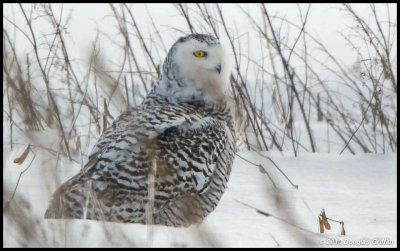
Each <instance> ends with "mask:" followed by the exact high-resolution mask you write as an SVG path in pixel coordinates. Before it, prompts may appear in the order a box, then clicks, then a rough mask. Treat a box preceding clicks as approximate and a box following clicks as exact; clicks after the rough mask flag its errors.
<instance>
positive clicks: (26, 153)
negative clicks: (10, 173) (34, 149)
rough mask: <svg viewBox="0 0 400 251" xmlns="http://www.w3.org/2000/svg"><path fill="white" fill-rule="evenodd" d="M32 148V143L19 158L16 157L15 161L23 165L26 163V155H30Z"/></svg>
mask: <svg viewBox="0 0 400 251" xmlns="http://www.w3.org/2000/svg"><path fill="white" fill-rule="evenodd" d="M30 148H31V145H28V146H27V147H26V149H25V151H24V152H23V153H22V154H21V156H19V157H18V158H16V159H14V163H15V164H17V165H21V164H22V163H24V161H25V159H26V157H27V156H28V153H29V150H30Z"/></svg>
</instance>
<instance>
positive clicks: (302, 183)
mask: <svg viewBox="0 0 400 251" xmlns="http://www.w3.org/2000/svg"><path fill="white" fill-rule="evenodd" d="M238 155H239V156H241V157H243V158H245V159H247V160H251V161H252V162H254V163H256V164H262V165H263V167H264V168H265V171H266V172H267V173H268V174H269V175H270V177H271V178H272V180H273V182H274V184H275V185H276V186H277V188H276V189H275V188H274V187H273V185H272V183H271V181H270V179H269V178H268V176H267V174H265V173H263V172H261V171H260V169H259V168H258V167H256V166H254V165H251V164H249V163H248V162H246V161H245V160H243V159H241V158H240V157H236V158H235V161H234V166H233V169H232V173H231V177H230V180H229V183H228V189H227V190H226V192H225V194H224V195H223V197H222V199H221V201H220V203H219V205H218V207H217V208H216V210H215V211H214V212H213V213H211V214H210V215H209V216H208V217H207V218H206V219H205V220H204V221H203V223H202V224H200V225H198V226H191V227H189V228H171V227H162V226H146V225H140V224H120V223H109V222H95V221H87V220H45V219H43V215H44V212H45V210H46V207H47V204H48V203H47V202H48V201H49V199H50V194H51V191H53V190H54V188H55V186H56V184H52V185H50V188H49V185H46V182H44V179H46V175H44V174H45V173H46V172H49V170H46V169H50V168H51V165H43V166H42V167H40V166H39V165H33V166H31V167H30V168H29V169H28V170H27V171H26V172H25V173H24V174H23V176H22V178H21V181H20V184H19V187H18V190H17V193H16V195H15V197H22V198H24V199H25V200H26V201H27V202H28V204H29V210H27V211H25V213H27V214H28V217H30V218H33V219H35V223H36V225H34V226H30V228H32V229H31V230H32V231H40V232H41V234H37V235H35V236H36V237H35V236H34V238H32V237H31V238H27V239H25V237H24V235H22V234H21V233H20V231H19V228H18V227H17V226H16V224H15V220H13V219H12V218H11V217H7V215H8V211H6V213H3V223H4V225H3V239H4V244H3V246H4V247H18V246H29V247H43V246H44V247H46V246H56V247H148V246H152V247H209V246H219V247H276V246H279V247H302V246H304V247H307V246H322V247H326V246H331V244H332V243H336V244H335V245H336V246H341V244H340V243H351V244H352V246H372V247H375V246H378V245H375V244H374V243H375V242H377V241H380V242H381V243H380V244H381V245H380V246H383V247H394V246H397V237H396V234H397V225H396V222H397V213H396V212H397V211H396V210H397V206H396V205H397V204H396V202H397V197H396V196H397V193H396V188H397V180H396V177H397V170H396V162H397V154H388V155H378V154H359V155H337V154H321V153H314V154H311V153H301V154H300V156H298V157H294V156H291V154H290V153H288V152H283V153H280V152H263V153H257V152H254V151H253V152H249V151H239V152H238ZM266 156H268V157H270V158H271V159H272V160H273V161H274V162H275V163H276V164H277V165H278V166H279V168H281V169H282V171H283V172H284V173H285V174H286V175H287V176H288V177H289V178H290V180H291V181H292V182H293V183H294V184H296V185H298V189H296V188H294V187H293V186H292V185H291V184H290V183H289V182H288V181H287V180H286V179H285V178H284V177H283V175H282V174H280V172H279V171H278V170H277V169H276V168H275V167H274V165H273V164H272V162H271V161H269V160H268V159H267V158H266ZM6 157H7V155H6ZM29 158H32V156H28V159H27V161H26V163H24V164H23V165H21V166H17V165H15V164H13V163H11V162H12V158H9V159H7V158H6V160H5V164H6V165H5V167H4V177H7V178H4V179H3V181H4V186H5V187H7V188H9V189H11V188H13V187H15V184H16V181H17V179H18V176H19V173H20V171H22V170H24V169H25V168H26V167H27V166H26V165H27V164H29V162H30V159H29ZM36 161H38V163H42V162H43V161H46V158H45V156H39V155H38V156H37V159H36ZM62 162H63V161H62ZM65 162H66V163H59V166H58V170H59V171H61V170H62V172H61V175H60V182H64V181H65V180H66V179H68V178H69V177H71V176H72V175H74V174H75V173H76V172H77V171H78V170H79V165H70V164H69V165H68V161H65ZM24 165H25V166H24ZM53 173H54V172H53ZM54 175H56V174H54ZM5 199H6V200H8V198H5ZM11 203H13V202H11ZM243 203H244V204H248V205H250V206H252V207H255V208H257V209H259V210H261V211H264V212H267V213H269V214H271V215H273V216H269V217H266V216H264V215H261V214H259V213H257V212H256V211H255V210H254V209H252V208H250V207H248V206H246V205H244V204H243ZM322 209H325V212H326V215H327V217H328V218H331V219H334V220H337V221H343V222H344V228H345V230H346V235H345V236H341V235H340V231H341V228H340V224H338V223H335V222H330V225H331V227H332V228H331V230H326V231H325V233H324V234H320V233H319V224H318V214H319V213H320V212H321V210H322ZM276 217H278V218H280V219H283V220H285V221H287V222H289V223H291V224H289V223H287V222H284V221H282V220H279V219H277V218H276ZM293 225H295V226H297V227H295V226H293ZM368 242H369V243H370V244H369V245H366V244H365V243H368ZM342 245H343V244H342Z"/></svg>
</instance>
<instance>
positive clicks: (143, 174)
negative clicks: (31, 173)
mask: <svg viewBox="0 0 400 251" xmlns="http://www.w3.org/2000/svg"><path fill="white" fill-rule="evenodd" d="M225 136H226V125H225V124H224V123H223V122H222V121H220V120H217V119H215V118H213V117H207V116H206V117H204V116H202V115H201V114H200V113H199V112H197V111H195V110H193V109H189V108H185V107H166V106H165V105H164V106H153V107H151V109H133V110H130V111H129V112H127V113H124V114H122V115H121V116H120V117H119V118H118V119H116V120H115V121H114V123H113V124H112V125H111V126H110V127H109V128H108V129H107V130H105V132H104V133H103V135H102V136H101V137H100V139H99V141H98V143H97V144H96V145H95V147H94V148H93V150H92V152H91V154H90V155H89V160H88V162H87V164H86V165H85V167H84V168H83V169H82V171H81V172H80V173H79V174H77V175H76V176H74V177H73V178H71V179H70V180H69V181H67V182H66V183H65V184H63V185H62V186H61V187H60V188H59V189H58V190H57V191H56V192H55V193H54V196H53V200H52V202H51V205H50V206H49V208H48V210H47V212H46V215H45V217H46V218H65V217H67V218H82V217H83V218H103V219H104V218H105V219H108V220H124V221H125V219H124V216H121V215H120V214H118V213H115V212H114V213H113V212H112V211H113V210H114V209H115V208H116V207H117V208H120V207H121V206H122V207H124V206H125V207H128V206H129V207H130V208H131V210H137V211H138V213H140V212H141V211H142V210H143V203H141V202H143V201H145V198H147V185H148V172H149V167H150V165H151V161H152V159H153V158H156V163H157V175H156V179H155V180H156V190H157V194H156V197H155V199H156V207H161V206H162V205H164V204H165V203H166V202H168V200H170V199H173V198H176V197H180V196H184V195H187V194H188V193H201V192H203V191H204V190H205V188H207V185H208V184H209V183H210V177H211V174H212V173H213V172H214V170H215V165H216V161H217V159H218V154H219V153H220V151H221V149H222V148H223V147H224V140H225ZM149 151H151V152H152V153H155V155H153V156H152V155H149ZM91 190H93V191H91ZM93 192H94V193H95V194H96V196H95V197H96V200H95V201H91V200H90V201H88V197H89V195H88V193H93ZM125 202H126V204H125V205H124V203H125ZM133 202H136V203H133ZM96 203H97V204H98V205H97V208H101V210H100V211H99V210H95V208H96V205H94V204H96ZM128 204H129V205H128ZM104 207H106V208H104ZM90 208H92V209H93V210H90ZM110 208H111V209H110ZM132 208H133V209H132ZM107 209H110V210H107ZM115 210H116V209H115ZM118 210H119V209H118ZM104 212H106V215H104ZM101 214H103V215H101ZM107 214H108V215H107ZM113 217H117V218H116V219H113ZM127 217H128V216H127ZM129 217H131V218H132V215H131V216H129Z"/></svg>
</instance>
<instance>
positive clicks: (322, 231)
mask: <svg viewBox="0 0 400 251" xmlns="http://www.w3.org/2000/svg"><path fill="white" fill-rule="evenodd" d="M318 222H319V232H320V233H321V234H323V233H324V224H323V223H322V219H321V217H320V216H318Z"/></svg>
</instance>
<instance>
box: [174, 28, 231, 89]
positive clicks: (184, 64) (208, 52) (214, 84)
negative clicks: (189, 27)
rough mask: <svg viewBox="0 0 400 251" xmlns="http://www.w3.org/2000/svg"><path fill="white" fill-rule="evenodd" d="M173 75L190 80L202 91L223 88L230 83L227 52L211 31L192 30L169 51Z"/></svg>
mask: <svg viewBox="0 0 400 251" xmlns="http://www.w3.org/2000/svg"><path fill="white" fill-rule="evenodd" d="M168 56H169V64H168V65H167V67H168V68H169V69H167V70H168V72H169V74H170V75H172V78H174V79H177V80H180V81H183V82H187V83H191V84H192V85H194V86H195V87H197V88H200V89H202V90H203V91H205V92H207V91H211V92H215V91H223V90H225V88H226V87H227V83H229V75H230V69H231V66H230V64H229V61H230V60H229V56H228V53H227V51H226V50H225V49H224V47H223V46H222V45H221V43H220V42H219V41H218V40H217V39H216V38H214V37H212V36H210V35H203V34H194V35H189V36H186V37H183V38H181V39H179V40H178V41H177V42H176V43H175V44H174V46H173V47H172V48H171V51H170V53H169V55H168Z"/></svg>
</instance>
